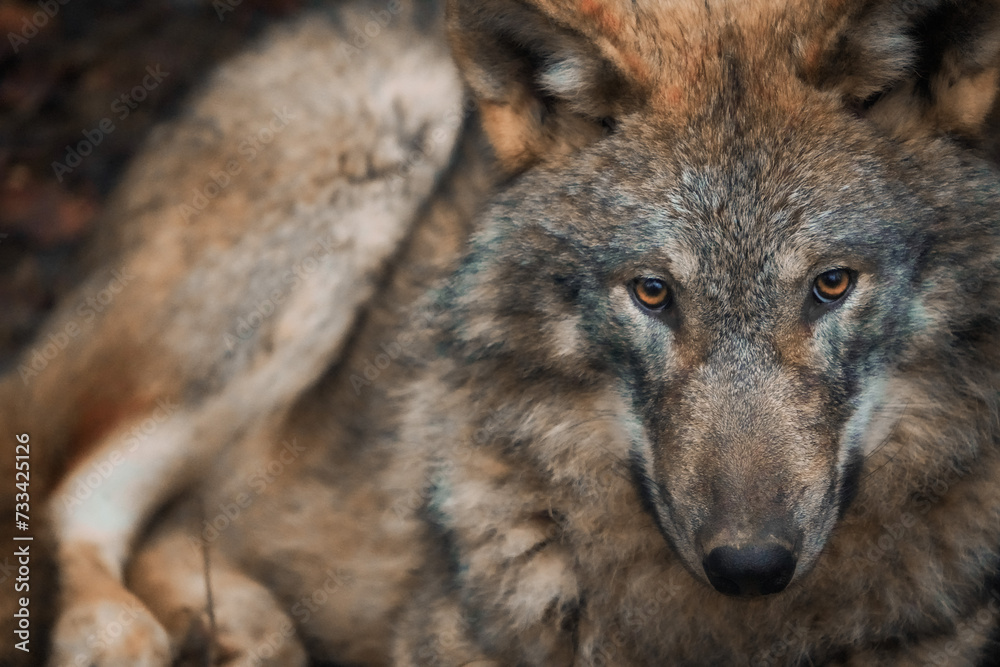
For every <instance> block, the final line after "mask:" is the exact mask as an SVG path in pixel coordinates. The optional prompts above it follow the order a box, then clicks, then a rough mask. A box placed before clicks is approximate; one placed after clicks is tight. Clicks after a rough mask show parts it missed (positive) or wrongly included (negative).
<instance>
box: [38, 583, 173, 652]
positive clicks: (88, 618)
mask: <svg viewBox="0 0 1000 667" xmlns="http://www.w3.org/2000/svg"><path fill="white" fill-rule="evenodd" d="M52 648H53V654H52V659H51V661H50V665H51V667H92V666H96V667H119V666H121V667H166V666H168V665H170V663H171V650H170V638H169V637H168V636H167V632H166V630H164V629H163V627H162V626H161V625H160V623H159V622H158V621H157V620H156V619H155V618H154V617H153V615H152V614H151V613H149V611H148V610H147V609H146V608H145V607H144V606H143V605H142V603H140V602H139V601H138V600H137V599H135V598H134V597H132V596H128V597H123V598H122V599H117V600H109V599H100V600H89V601H86V602H76V603H73V604H71V605H70V606H68V607H67V608H66V609H65V610H64V611H63V613H62V616H60V618H59V621H58V623H57V624H56V628H55V633H54V636H53V646H52Z"/></svg>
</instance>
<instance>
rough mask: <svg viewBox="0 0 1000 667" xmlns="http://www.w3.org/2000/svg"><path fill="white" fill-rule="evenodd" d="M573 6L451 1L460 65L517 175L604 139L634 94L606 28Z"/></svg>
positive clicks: (503, 156) (450, 25)
mask: <svg viewBox="0 0 1000 667" xmlns="http://www.w3.org/2000/svg"><path fill="white" fill-rule="evenodd" d="M570 4H571V3H565V2H563V3H559V2H547V1H546V0H540V1H538V2H519V1H518V0H453V1H452V2H450V4H449V7H448V31H449V38H450V41H451V45H452V51H453V52H454V55H455V60H456V62H457V63H458V66H459V68H460V69H461V71H462V74H463V76H464V78H465V81H466V82H467V84H468V85H469V87H470V88H471V89H472V94H473V96H474V97H475V98H476V100H477V102H478V104H479V109H480V113H481V117H482V122H483V127H484V128H485V130H486V133H487V135H488V136H489V139H490V142H491V143H492V144H493V147H494V149H495V151H496V153H497V156H498V157H499V159H500V161H501V163H502V164H503V165H504V167H505V168H506V169H507V170H508V171H509V172H511V173H516V172H519V171H522V170H524V169H526V168H527V167H529V166H531V165H533V164H536V163H540V162H551V161H554V160H558V159H559V158H560V157H562V156H565V155H567V154H569V153H571V152H573V151H575V150H577V149H579V148H580V147H582V146H584V145H586V144H588V143H590V142H592V141H595V140H596V139H598V138H600V137H601V136H602V134H604V133H606V132H607V131H608V130H609V128H610V127H613V123H614V118H615V117H616V116H617V115H618V114H619V113H621V112H622V111H623V109H624V108H625V106H626V105H627V104H628V100H629V99H630V96H632V95H633V94H634V91H635V88H636V86H635V85H634V81H630V80H629V77H628V76H626V75H625V73H624V72H625V68H623V66H622V64H621V62H620V61H621V60H622V58H621V56H620V54H619V53H618V52H617V51H616V49H615V48H614V47H613V46H612V45H611V41H610V40H609V39H607V38H605V37H602V35H601V34H600V33H599V32H598V31H599V30H600V29H601V28H602V25H601V22H600V21H593V20H591V21H589V22H588V21H587V20H585V19H586V17H582V16H581V15H580V12H579V10H576V11H574V9H573V8H572V6H569V5H570ZM609 20H610V19H609ZM612 23H613V20H612Z"/></svg>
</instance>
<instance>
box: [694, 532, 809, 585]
mask: <svg viewBox="0 0 1000 667" xmlns="http://www.w3.org/2000/svg"><path fill="white" fill-rule="evenodd" d="M795 564H796V559H795V556H794V555H793V554H792V552H791V551H789V550H788V549H787V548H786V547H784V546H782V545H780V544H777V543H774V542H764V543H760V544H749V545H745V546H739V547H737V546H718V547H715V548H714V549H712V550H711V551H710V552H709V554H708V555H707V556H706V557H705V559H704V561H702V566H703V567H704V568H705V574H706V575H708V580H709V581H710V582H711V583H712V586H714V587H715V590H717V591H719V592H720V593H725V594H726V595H734V596H743V597H751V596H756V595H770V594H771V593H780V592H781V591H783V590H784V589H785V586H787V585H788V582H790V581H791V580H792V575H793V574H795Z"/></svg>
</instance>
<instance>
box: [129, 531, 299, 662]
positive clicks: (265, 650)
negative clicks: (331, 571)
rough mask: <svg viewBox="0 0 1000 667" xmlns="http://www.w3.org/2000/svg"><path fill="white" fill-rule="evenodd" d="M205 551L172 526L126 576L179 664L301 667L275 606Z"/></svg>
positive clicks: (285, 619)
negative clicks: (164, 632) (166, 636)
mask: <svg viewBox="0 0 1000 667" xmlns="http://www.w3.org/2000/svg"><path fill="white" fill-rule="evenodd" d="M205 549H211V547H210V546H207V545H205V544H203V543H202V542H201V541H199V540H197V539H195V538H193V537H191V535H190V534H189V533H188V532H187V531H184V530H183V529H182V528H181V527H179V526H177V525H176V524H175V523H172V524H170V525H168V526H165V527H164V528H163V529H161V530H159V531H158V534H157V535H155V536H154V537H153V538H152V539H151V540H149V542H148V543H146V545H145V546H144V547H143V549H142V550H141V551H140V552H139V553H138V554H137V555H136V557H135V560H134V562H133V563H132V565H131V566H130V567H129V569H128V572H127V576H126V579H127V580H128V582H129V585H130V588H131V589H132V590H133V591H135V593H136V594H137V595H138V596H139V597H140V598H142V600H143V601H144V602H145V603H146V604H147V605H148V608H149V609H150V610H152V612H153V613H154V614H155V615H156V617H157V618H158V619H159V620H160V621H161V622H162V623H163V625H164V627H165V628H166V630H167V632H168V633H169V635H170V638H171V643H172V644H173V646H174V647H175V653H176V654H177V658H178V660H179V663H180V664H187V663H188V662H190V663H191V664H199V665H200V664H208V662H209V661H210V663H211V664H213V665H228V666H234V667H235V665H244V664H253V665H263V666H267V665H274V666H276V667H277V666H281V667H284V666H286V665H287V666H289V667H295V666H296V665H306V664H307V663H308V658H307V655H306V652H305V649H304V648H303V647H302V644H301V643H300V641H299V639H298V637H297V634H296V630H295V626H294V625H293V623H292V620H291V618H289V616H288V615H287V614H286V613H285V611H284V610H283V609H282V608H281V607H280V605H279V604H278V602H277V601H276V600H275V599H274V598H273V597H272V596H271V594H270V593H269V592H268V591H267V590H266V589H265V588H264V587H263V586H261V585H260V584H259V583H257V582H256V581H253V580H252V579H250V578H249V577H247V576H246V575H244V574H243V573H242V572H240V571H239V570H237V569H236V567H235V566H234V565H233V564H232V563H231V562H229V561H228V560H226V559H225V558H224V557H222V556H221V555H220V554H219V553H218V551H217V550H214V549H212V550H211V551H209V553H208V554H207V558H206V553H205V551H204V550H205ZM206 575H207V576H206ZM208 590H211V595H212V597H211V604H209V602H208ZM213 626H214V633H213Z"/></svg>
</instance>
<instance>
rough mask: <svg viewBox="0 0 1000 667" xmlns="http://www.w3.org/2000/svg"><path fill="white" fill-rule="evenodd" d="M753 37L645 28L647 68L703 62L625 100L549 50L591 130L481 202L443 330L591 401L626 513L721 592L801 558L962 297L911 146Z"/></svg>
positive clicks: (783, 572) (747, 586)
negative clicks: (947, 298)
mask: <svg viewBox="0 0 1000 667" xmlns="http://www.w3.org/2000/svg"><path fill="white" fill-rule="evenodd" d="M677 5H678V6H677V7H674V10H675V11H677V12H678V14H684V17H685V18H686V19H687V20H691V13H693V14H695V15H697V14H698V11H696V10H692V9H691V8H688V7H686V6H685V4H684V3H677ZM678 7H679V9H678ZM727 8H728V9H729V11H730V12H731V13H732V14H737V13H739V10H738V9H735V8H732V7H730V6H728V5H727ZM682 10H689V12H690V13H687V14H685V13H684V11H682ZM704 11H705V12H706V13H707V14H711V11H710V10H709V9H706V10H704ZM775 12H776V14H775V15H774V17H772V18H773V22H774V24H775V25H779V26H781V25H785V24H793V25H794V22H795V17H794V10H793V9H788V8H786V9H785V10H779V9H775ZM766 15H767V13H765V16H766ZM727 16H729V15H728V14H727ZM702 18H704V17H702ZM730 18H732V17H730ZM677 20H678V21H681V20H683V19H681V18H678V19H677ZM667 21H669V19H667V20H665V22H667ZM755 25H756V27H759V25H757V24H755V23H750V25H749V26H746V25H741V24H740V23H739V22H738V21H737V20H732V21H728V20H721V21H718V22H717V23H715V24H709V25H706V24H705V23H704V21H703V22H701V23H698V24H696V25H695V26H694V27H692V26H691V25H689V26H688V28H687V32H686V33H685V34H683V35H681V36H679V37H676V41H674V40H673V37H674V36H672V34H668V35H666V36H664V35H661V36H659V43H660V44H665V46H664V47H663V50H662V51H661V52H660V53H659V54H658V58H659V60H660V62H667V63H684V62H685V57H686V56H687V55H688V54H689V53H690V52H691V51H695V52H700V53H703V54H710V56H709V57H708V58H707V59H706V60H703V61H700V62H699V63H698V65H697V68H696V69H694V70H693V71H694V72H695V73H696V74H697V77H692V72H691V71H684V69H683V68H681V71H679V72H678V71H676V70H673V71H672V70H671V69H670V67H669V66H665V67H664V69H663V70H662V71H660V72H658V73H657V77H658V79H657V82H656V84H655V86H653V87H652V90H653V92H652V93H649V92H647V93H645V97H644V96H643V93H641V92H640V93H637V92H635V91H636V90H638V89H640V88H641V86H639V85H638V84H636V83H635V82H634V81H626V82H624V83H623V82H622V81H621V80H614V81H612V82H609V81H608V80H607V78H605V79H601V76H605V77H607V73H606V71H604V70H601V69H600V68H599V67H596V66H592V67H591V69H590V70H586V69H585V68H584V66H583V65H580V64H579V61H580V59H582V58H583V56H580V55H577V52H574V54H573V55H572V56H570V57H567V58H563V59H560V56H554V55H552V51H549V52H547V53H548V56H547V57H548V58H549V62H553V61H554V62H556V64H555V65H550V66H549V67H548V69H545V67H544V66H543V67H542V69H543V70H544V71H543V74H542V75H540V78H541V80H542V81H543V83H542V85H543V86H548V87H549V89H550V90H551V89H559V86H560V85H563V86H564V87H572V86H575V87H576V88H574V90H579V89H582V88H583V87H584V84H583V83H581V82H584V81H588V80H589V81H591V82H592V92H591V93H590V98H589V99H590V100H591V104H590V107H588V109H589V110H588V111H587V113H588V114H589V115H590V117H591V118H592V119H593V121H592V122H593V123H594V126H595V128H596V127H597V126H598V125H600V126H601V128H602V129H601V130H598V129H595V130H594V132H595V134H594V135H593V136H597V137H600V138H597V139H591V140H589V141H590V143H587V144H586V145H585V146H584V147H582V148H577V147H574V148H572V149H564V152H563V154H561V155H560V156H559V157H558V159H553V160H550V163H549V164H547V165H544V166H542V167H538V168H536V169H534V170H530V171H528V172H527V173H525V174H524V175H523V176H521V177H520V178H519V179H518V180H516V181H515V182H514V184H513V185H512V186H511V187H510V189H509V190H508V191H507V192H506V193H505V195H504V196H503V197H502V198H500V200H499V201H498V202H497V203H496V204H495V205H494V206H493V207H492V209H490V210H489V211H488V213H487V215H486V222H485V223H484V227H485V228H486V229H487V230H488V231H487V232H485V233H484V234H483V235H482V236H481V237H480V238H479V239H478V241H477V244H476V246H475V250H474V251H473V254H472V255H471V257H470V259H469V261H468V262H467V265H466V267H465V272H464V274H463V275H462V277H461V280H462V281H463V282H462V283H461V285H460V286H459V287H458V288H457V289H456V292H460V293H463V294H465V295H466V296H464V297H463V298H462V300H464V302H465V306H464V308H463V309H462V316H461V317H462V319H461V320H459V321H458V322H457V323H456V324H455V325H454V326H455V328H456V332H457V333H456V336H457V337H458V338H459V339H463V340H462V342H463V344H466V345H470V347H469V348H467V349H469V350H472V349H476V350H478V351H477V352H474V353H473V352H471V351H470V352H469V354H470V355H472V356H479V357H494V358H497V359H500V358H502V359H504V360H505V361H504V363H505V364H509V365H511V366H513V367H516V368H517V369H518V370H517V372H518V374H519V376H520V377H529V378H530V377H539V378H540V377H547V378H549V379H551V378H553V377H568V378H571V381H572V382H577V383H579V384H580V385H581V386H591V387H592V386H599V385H602V384H603V385H606V386H609V387H613V388H614V392H615V393H616V394H617V395H618V396H619V397H621V399H622V403H621V405H623V406H625V407H624V409H623V411H622V412H620V413H619V414H617V415H616V416H615V418H616V419H617V420H618V421H620V423H621V424H622V425H623V429H624V430H625V431H627V432H628V433H629V434H630V437H629V438H628V441H627V442H621V443H611V442H609V443H607V448H608V449H609V450H611V451H615V452H618V453H619V454H620V455H623V456H626V457H627V459H628V461H629V464H630V468H631V475H632V478H633V481H634V484H635V487H636V489H637V493H638V495H639V497H640V498H641V500H642V502H643V505H644V507H645V509H646V511H648V512H649V513H650V514H651V515H652V516H653V518H654V519H655V522H656V524H657V526H658V527H659V530H660V532H661V533H662V535H663V537H664V539H665V540H666V541H667V542H668V543H669V544H670V545H671V546H672V548H673V549H674V551H675V552H676V554H677V555H678V557H679V558H680V559H681V560H682V561H683V563H684V564H685V566H686V567H687V569H688V570H689V571H690V572H691V574H692V575H693V576H695V577H696V578H698V579H700V580H702V581H704V582H706V583H708V584H710V585H711V586H713V587H714V588H715V589H717V590H718V591H720V592H722V593H725V594H728V595H743V596H750V595H760V594H770V593H777V592H779V591H782V590H783V589H784V588H785V587H786V586H788V585H789V584H790V583H791V582H793V581H795V580H797V579H799V578H801V577H803V576H804V575H805V574H806V573H807V572H808V571H809V570H810V568H811V567H812V566H813V565H814V563H815V562H816V560H817V558H818V557H819V555H820V552H821V551H822V549H823V547H824V544H825V543H826V542H827V539H828V537H829V536H830V534H831V531H832V530H833V528H834V525H835V524H836V522H837V519H838V517H839V516H841V515H842V514H843V513H844V512H846V511H847V509H848V507H849V505H850V503H851V501H852V499H853V496H854V494H855V492H856V489H857V486H858V483H859V478H860V476H861V475H862V474H864V473H863V471H864V470H865V459H866V457H867V456H868V455H870V454H871V453H872V452H873V451H875V450H876V449H877V448H878V447H879V444H880V443H881V442H882V441H883V439H884V438H885V437H886V436H887V430H891V425H892V419H893V418H898V416H899V414H898V412H899V410H898V409H896V408H898V405H889V403H890V400H889V399H890V395H889V394H888V393H887V391H886V387H887V384H888V383H889V382H890V381H891V380H892V379H893V378H894V377H895V375H896V374H897V373H896V368H897V366H898V365H899V364H900V363H902V361H903V360H904V359H905V358H906V357H907V354H912V353H913V348H914V341H916V340H918V339H921V338H922V337H924V338H926V337H933V336H944V335H947V331H945V330H944V329H943V328H942V326H943V325H942V322H943V321H944V320H947V319H948V318H947V317H943V316H942V315H941V312H942V309H953V310H955V309H960V308H964V307H967V306H966V305H959V303H958V301H960V299H958V300H956V299H955V298H952V303H951V304H942V303H940V295H937V294H936V293H935V290H934V285H935V284H937V283H938V281H939V277H940V274H942V272H949V271H950V272H951V274H952V277H953V278H955V275H954V274H955V272H956V270H958V271H959V272H961V271H960V269H957V268H956V267H960V266H961V263H962V261H963V260H962V258H961V257H956V256H953V255H950V254H949V253H948V252H947V251H946V250H945V248H946V247H947V246H946V244H945V239H944V238H943V237H942V234H943V232H942V229H941V227H940V226H939V222H940V218H941V216H942V213H941V211H940V210H939V208H935V201H937V200H938V199H939V198H943V197H947V195H946V194H944V192H942V193H938V192H937V191H935V187H941V186H940V185H938V186H935V185H934V184H930V183H928V182H927V177H926V175H925V174H923V173H922V172H921V169H922V167H921V166H919V164H920V160H921V159H925V158H926V156H925V155H921V154H920V153H919V150H920V149H919V148H916V147H913V146H906V145H903V144H901V142H900V141H899V140H898V139H897V138H896V137H894V136H892V132H891V131H887V127H886V126H881V127H880V126H879V125H877V124H876V123H875V122H874V121H873V118H875V117H876V114H877V113H878V112H882V111H883V110H882V107H881V106H880V105H881V104H883V102H882V101H881V99H880V98H877V97H876V98H874V99H873V101H869V102H866V103H865V104H864V105H862V106H861V107H858V106H852V105H850V104H845V101H844V96H843V95H842V94H841V92H842V91H833V92H831V90H829V89H827V88H824V87H822V86H817V85H815V84H813V83H811V82H810V81H808V80H807V78H808V77H806V76H804V75H803V73H802V69H803V67H805V65H803V64H802V63H801V62H798V61H796V60H795V59H794V58H792V59H789V57H788V54H787V53H784V52H781V53H778V52H776V50H780V49H781V48H782V47H783V46H784V44H782V43H781V41H780V40H781V38H782V35H780V34H779V36H778V38H777V41H778V44H777V45H772V46H771V47H770V48H764V49H761V48H760V46H759V44H757V43H756V42H755V37H754V32H753V28H754V26H755ZM699 31H702V32H700V33H699ZM791 32H793V33H794V32H795V31H794V30H792V31H791ZM692 33H694V34H695V36H693V37H692V36H691V35H692ZM784 37H785V38H787V39H789V40H791V39H792V38H791V37H790V36H788V35H784ZM845 39H846V38H845ZM671 44H673V47H671ZM672 48H673V49H676V51H674V50H672ZM578 51H579V50H578ZM543 53H546V52H545V51H544V50H543ZM573 59H576V60H573ZM543 62H544V61H543ZM567 62H570V63H571V64H567ZM574 68H576V69H575V70H574ZM593 72H599V73H598V74H594V73H593ZM546 77H547V78H546ZM588 77H590V78H589V79H588ZM610 78H611V79H614V77H610ZM623 78H626V79H627V77H623ZM685 80H686V81H687V83H688V84H690V87H689V88H685V85H684V84H685ZM876 85H878V84H876ZM608 89H611V90H614V91H615V93H614V99H615V100H617V101H618V106H617V107H615V106H614V105H612V104H609V103H607V102H604V101H602V100H603V98H602V97H601V95H600V91H602V90H608ZM647 90H648V88H647ZM887 90H889V91H890V92H889V93H884V94H885V95H886V97H888V98H892V91H894V90H895V89H894V88H892V87H891V86H890V87H888V88H887ZM593 91H597V92H593ZM623 91H625V92H623ZM630 91H631V92H630ZM630 95H632V96H633V97H630ZM553 96H554V97H556V98H558V96H559V95H558V93H556V94H554V95H553ZM609 97H610V95H609ZM636 99H638V100H641V101H634V100H636ZM991 99H992V98H991ZM595 100H596V101H595ZM622 100H624V101H622ZM559 108H560V107H559V103H558V102H550V103H548V106H547V107H546V109H548V111H546V112H544V113H551V114H553V115H558V114H559ZM544 113H543V115H544ZM605 113H608V114H612V115H613V120H609V119H608V118H607V117H604V118H599V117H600V116H602V115H603V114H605ZM488 118H489V116H488V114H487V119H488ZM577 120H578V121H579V119H577ZM551 122H553V123H554V122H555V121H551ZM501 132H509V128H506V129H504V128H501V129H495V131H494V134H497V133H501ZM505 136H506V135H505ZM576 136H579V134H577V135H576ZM501 144H502V142H501ZM553 145H554V144H553ZM553 152H557V151H553ZM500 153H501V156H503V155H504V146H503V145H501V149H500ZM508 153H510V154H511V155H514V156H515V157H514V162H515V163H516V162H517V161H518V160H521V159H528V158H524V152H523V151H522V152H520V153H518V152H517V151H512V150H508ZM532 159H534V158H532ZM943 189H945V190H946V189H947V188H946V187H945V188H943ZM949 224H951V225H955V222H954V221H951V222H950V223H949ZM951 233H952V234H960V233H961V232H960V230H957V229H955V228H954V227H952V228H951ZM963 252H964V251H963ZM486 331H489V332H490V333H489V334H486V333H483V332H486ZM894 410H895V412H894ZM887 424H888V429H887Z"/></svg>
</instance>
